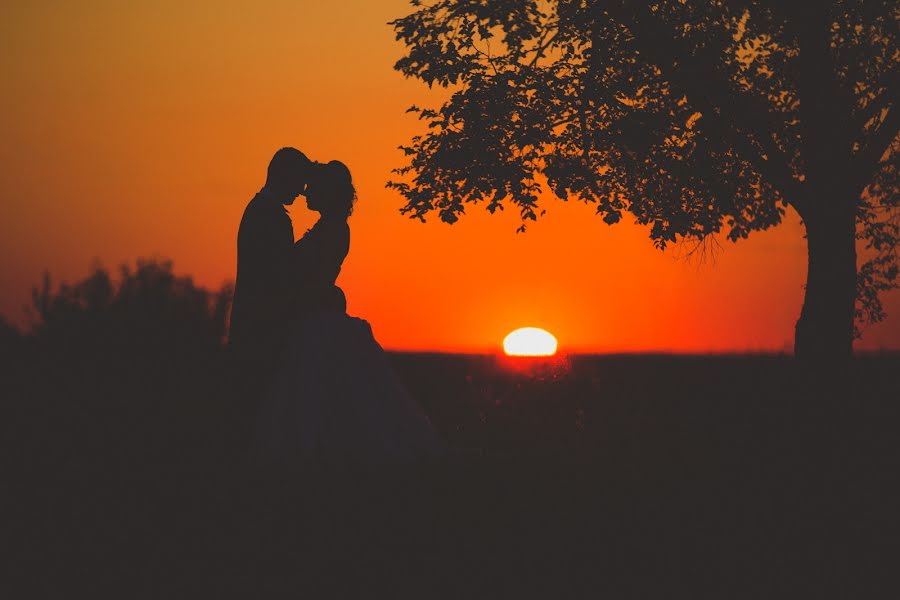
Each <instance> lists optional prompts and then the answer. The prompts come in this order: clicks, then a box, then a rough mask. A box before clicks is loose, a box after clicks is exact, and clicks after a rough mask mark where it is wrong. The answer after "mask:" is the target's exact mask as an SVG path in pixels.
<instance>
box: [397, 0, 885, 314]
mask: <svg viewBox="0 0 900 600" xmlns="http://www.w3.org/2000/svg"><path fill="white" fill-rule="evenodd" d="M412 4H413V6H414V7H415V11H414V12H412V13H411V14H409V15H408V16H406V17H404V18H401V19H397V20H395V21H393V22H392V25H393V27H394V29H395V33H396V36H397V39H398V40H400V41H402V42H403V43H404V44H405V45H406V48H407V52H406V55H405V56H404V57H403V58H401V59H400V60H399V61H398V62H397V64H396V69H397V70H399V71H400V72H402V73H403V74H404V75H406V76H409V77H415V78H418V79H420V80H422V81H423V82H425V83H426V84H428V85H429V86H433V85H438V86H442V87H447V88H450V89H451V90H452V91H453V93H452V96H451V97H450V99H449V100H448V101H446V102H445V103H443V105H442V106H440V107H439V108H434V109H432V108H419V107H412V108H411V109H410V110H411V111H413V112H415V113H417V114H418V116H419V118H420V119H422V120H423V121H424V122H425V123H426V125H427V131H426V133H424V134H422V135H419V136H416V137H414V138H413V139H412V142H411V143H410V144H409V145H408V146H403V147H402V149H403V151H404V152H405V154H406V156H407V157H408V162H407V163H406V164H405V165H404V166H402V167H400V168H398V169H396V170H395V173H396V174H397V175H398V177H396V178H395V179H394V180H392V181H390V182H389V183H388V187H390V188H394V189H396V190H397V191H399V193H400V194H401V195H402V196H403V197H404V199H405V202H406V203H405V206H404V207H403V208H402V212H404V213H405V214H408V215H410V216H411V217H413V218H417V219H420V220H423V221H424V220H425V217H426V216H427V215H428V214H429V213H432V212H436V213H437V214H438V215H439V216H440V218H441V220H443V221H445V222H447V223H453V222H455V221H456V220H457V219H458V218H459V216H460V215H461V214H463V213H464V212H465V207H466V205H467V204H469V203H475V204H478V203H481V204H484V205H485V206H486V208H487V209H488V210H489V211H491V212H494V211H496V210H498V209H502V208H503V207H504V206H510V207H514V208H515V209H517V210H518V211H519V213H520V215H521V218H522V225H521V227H520V229H521V230H524V229H525V224H526V223H527V221H529V220H534V219H536V218H537V217H538V216H539V215H540V214H542V212H543V208H542V206H541V205H540V202H541V199H542V191H543V189H544V186H547V187H549V189H550V190H551V191H552V192H553V193H554V194H555V195H556V196H557V197H558V198H560V199H563V200H567V199H569V198H574V199H578V200H581V201H584V202H588V203H591V204H593V205H595V206H596V212H597V214H598V215H599V216H600V217H602V219H603V220H604V221H605V222H606V223H609V224H613V223H616V222H618V221H619V220H621V219H622V217H623V215H624V213H625V212H629V213H631V214H632V215H633V216H634V218H635V220H636V222H637V223H639V224H641V225H646V226H648V227H649V234H650V237H651V239H652V240H653V242H654V243H655V245H657V246H658V247H659V248H666V247H667V246H668V245H670V244H672V243H673V242H677V241H681V240H695V241H703V240H707V239H708V238H710V237H711V236H716V235H722V236H724V237H726V238H727V239H730V240H732V241H736V240H739V239H742V238H746V237H747V236H748V235H749V234H750V233H751V232H753V231H760V230H764V229H768V228H770V227H772V226H774V225H777V224H779V223H780V222H781V220H782V218H783V217H784V214H785V209H786V207H787V206H788V205H791V206H793V207H794V208H795V209H796V210H797V212H798V213H799V214H800V216H801V218H803V219H804V221H806V220H808V219H810V218H813V217H814V216H815V215H816V214H817V211H821V210H827V208H823V207H824V206H825V205H826V204H827V203H829V202H831V201H832V198H830V197H825V195H827V194H837V195H843V196H846V197H849V198H852V201H854V202H856V203H857V206H856V215H857V217H856V218H857V234H858V238H859V239H860V240H862V242H863V244H864V246H865V248H867V250H866V258H867V260H866V261H865V262H864V263H863V264H862V266H861V267H860V269H859V277H858V280H857V281H858V310H857V317H858V320H859V321H860V322H873V321H878V320H880V319H882V318H883V316H884V313H883V310H882V307H881V304H880V302H879V295H878V293H879V292H880V291H885V290H888V289H892V288H894V287H896V279H897V255H896V246H897V240H898V237H900V230H898V194H897V189H898V186H897V183H898V182H897V168H898V162H900V152H898V150H900V148H898V143H900V140H898V137H897V132H898V124H900V107H896V102H897V98H896V93H897V86H898V72H900V49H898V46H897V28H898V21H900V5H897V4H896V3H894V2H889V1H886V0H885V1H866V0H843V1H837V2H829V3H828V4H827V5H826V6H820V5H815V6H813V5H810V4H808V3H801V2H776V1H775V0H757V1H735V0H713V1H710V2H691V1H687V0H672V1H663V0H661V1H658V2H632V1H628V0H604V1H600V0H557V1H539V0H493V1H491V2H484V1H479V0H439V1H436V2H432V3H430V4H423V3H422V2H420V1H418V0H415V1H413V2H412ZM836 165H839V168H840V171H841V172H840V179H839V183H838V184H837V185H835V184H834V183H833V182H834V181H835V178H834V173H833V171H834V170H835V166H836ZM835 188H837V189H835Z"/></svg>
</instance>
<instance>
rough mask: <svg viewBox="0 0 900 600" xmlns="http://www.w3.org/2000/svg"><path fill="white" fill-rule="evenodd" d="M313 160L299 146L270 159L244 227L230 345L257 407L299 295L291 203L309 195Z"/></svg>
mask: <svg viewBox="0 0 900 600" xmlns="http://www.w3.org/2000/svg"><path fill="white" fill-rule="evenodd" d="M312 166H313V163H312V161H310V160H309V159H308V158H307V157H306V156H305V155H304V154H303V153H302V152H300V151H299V150H297V149H296V148H282V149H281V150H279V151H278V152H276V153H275V155H274V156H273V157H272V160H271V162H269V170H268V174H267V176H266V184H265V185H264V186H263V188H262V189H261V190H260V191H259V193H258V194H256V196H254V197H253V199H252V200H251V201H250V203H249V204H247V208H246V209H244V216H243V218H242V219H241V225H240V228H239V230H238V252H237V254H238V258H237V277H236V280H235V287H234V303H233V305H232V309H231V324H230V328H229V334H228V345H229V349H230V351H231V354H232V357H233V359H234V368H235V370H236V372H235V373H234V375H236V377H237V384H238V386H239V393H240V395H241V396H242V398H243V400H244V402H245V403H246V405H245V408H246V409H247V410H250V411H252V410H253V409H254V406H253V402H251V401H250V399H252V398H254V397H255V396H257V395H259V393H260V391H261V388H262V387H263V385H264V383H265V378H266V377H267V376H268V375H269V374H271V372H272V370H273V368H274V366H275V361H276V360H277V358H278V356H279V353H280V350H281V346H282V343H283V341H284V339H283V338H284V330H285V321H286V320H287V318H288V314H289V313H288V311H289V309H290V307H291V303H292V301H293V299H294V288H293V285H292V277H291V275H292V268H291V264H292V263H291V260H292V254H293V253H292V252H291V250H292V249H293V247H294V228H293V225H292V224H291V218H290V216H289V215H288V213H287V209H285V206H287V205H290V204H293V202H294V200H295V199H296V198H297V196H298V195H300V194H302V193H304V191H305V188H306V184H307V182H308V180H309V177H310V174H311V171H312Z"/></svg>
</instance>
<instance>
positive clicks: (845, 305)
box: [794, 203, 856, 365]
mask: <svg viewBox="0 0 900 600" xmlns="http://www.w3.org/2000/svg"><path fill="white" fill-rule="evenodd" d="M853 206H855V204H854V203H841V205H840V207H838V206H836V205H835V204H830V203H822V204H819V206H818V207H817V208H820V210H814V211H811V212H812V213H813V214H810V215H807V216H805V217H804V219H803V220H804V223H805V225H806V238H807V247H808V252H809V266H808V271H807V277H806V294H805V296H804V299H803V310H802V311H801V313H800V319H799V320H798V321H797V328H796V332H795V338H794V354H795V356H796V357H797V358H798V359H800V360H802V361H804V362H808V363H815V364H820V365H822V364H825V365H830V364H836V363H844V362H847V361H849V359H850V358H851V357H852V356H853V320H854V307H855V302H856V235H855V233H856V215H855V211H854V210H853V208H852V207H853Z"/></svg>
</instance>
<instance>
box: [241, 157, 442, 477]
mask: <svg viewBox="0 0 900 600" xmlns="http://www.w3.org/2000/svg"><path fill="white" fill-rule="evenodd" d="M300 195H303V196H305V197H306V205H307V207H308V208H309V209H310V210H312V211H315V212H317V213H319V219H318V221H317V222H316V223H315V225H314V226H313V227H312V228H311V229H310V230H309V231H307V232H306V234H305V235H304V236H303V237H302V238H301V239H300V240H299V241H297V242H295V241H294V232H293V226H292V224H291V219H290V216H289V215H288V213H287V210H286V208H285V206H287V205H290V204H292V203H293V202H294V200H295V199H296V198H297V197H298V196H300ZM355 200H356V192H355V190H354V187H353V181H352V178H351V176H350V171H349V170H348V169H347V167H346V166H345V165H344V164H343V163H341V162H339V161H331V162H329V163H318V162H313V161H311V160H309V159H308V158H307V157H306V156H305V155H304V154H303V153H301V152H300V151H299V150H296V149H294V148H282V149H281V150H279V151H278V152H276V153H275V156H274V157H273V158H272V160H271V162H270V163H269V168H268V175H267V178H266V183H265V186H264V187H263V188H262V189H261V190H260V192H259V193H258V194H257V195H256V196H255V197H254V198H253V199H252V200H251V201H250V203H249V204H248V205H247V208H246V210H245V211H244V216H243V218H242V219H241V225H240V229H239V232H238V267H237V279H236V283H235V293H234V305H233V307H232V313H231V324H230V329H229V349H230V351H231V353H232V356H233V359H234V360H233V365H234V369H235V373H234V375H235V381H236V385H237V388H238V389H237V392H238V394H239V395H240V397H241V401H242V403H243V404H244V406H245V407H246V411H244V415H245V418H246V419H247V420H248V421H249V422H250V423H252V425H251V427H250V429H251V430H252V433H251V437H252V438H253V441H252V444H251V445H252V447H253V451H254V453H255V454H256V456H257V458H258V459H260V460H261V461H263V462H264V463H270V464H295V463H297V462H305V461H308V460H313V461H316V460H326V461H328V460H335V459H336V460H341V459H349V460H360V461H366V462H380V461H387V462H393V461H408V460H418V459H421V458H427V457H429V456H433V455H435V454H438V453H440V450H441V444H440V442H439V440H438V438H437V436H436V435H435V432H434V430H433V429H432V427H431V424H430V422H429V421H428V419H427V417H426V416H425V415H424V413H423V412H422V411H421V409H420V408H419V407H418V406H417V405H416V403H415V402H414V401H413V400H412V399H411V397H410V396H409V394H408V393H407V392H406V391H405V389H404V388H403V386H402V385H401V384H400V382H399V381H398V379H397V377H396V375H395V374H394V372H393V370H392V369H391V366H390V364H389V362H388V359H387V356H386V355H385V353H384V351H383V350H382V348H381V346H380V345H379V344H378V342H377V341H376V340H375V338H374V337H373V335H372V330H371V328H370V327H369V324H368V323H367V322H366V321H364V320H362V319H358V318H355V317H350V316H348V315H347V313H346V300H345V297H344V293H343V292H342V291H341V289H340V288H339V287H337V286H336V285H335V280H336V279H337V277H338V274H339V273H340V270H341V265H342V264H343V262H344V258H345V257H346V256H347V253H348V252H349V249H350V227H349V225H348V219H349V217H350V214H351V213H352V211H353V204H354V202H355Z"/></svg>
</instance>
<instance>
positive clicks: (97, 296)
mask: <svg viewBox="0 0 900 600" xmlns="http://www.w3.org/2000/svg"><path fill="white" fill-rule="evenodd" d="M53 287H54V286H53V285H52V283H51V279H50V275H49V273H47V274H45V275H44V279H43V281H42V283H41V285H40V286H35V287H34V288H32V307H31V309H30V315H31V318H32V321H33V323H32V331H31V333H32V335H33V336H34V337H35V339H36V340H38V341H39V342H40V343H42V344H43V346H44V347H45V348H55V349H58V351H59V352H61V353H63V354H66V355H68V358H69V359H74V358H78V359H79V360H81V359H85V358H86V357H89V359H90V360H92V361H93V360H95V359H96V357H97V356H103V357H104V359H103V360H104V361H105V360H107V359H112V360H119V359H122V360H125V361H127V362H132V363H133V362H136V361H139V359H142V358H143V359H147V362H150V363H154V364H152V365H150V366H152V367H154V368H155V367H156V366H158V365H159V363H161V362H177V361H179V360H182V359H184V358H185V357H192V356H193V355H196V354H202V353H204V352H206V353H209V352H214V351H216V350H217V349H218V348H219V347H221V345H222V341H223V339H224V336H225V330H226V318H227V313H228V309H229V306H230V303H231V295H232V289H231V286H230V285H225V286H223V287H222V288H221V289H220V290H218V291H215V292H211V291H208V290H206V289H204V288H202V287H199V286H197V285H195V284H194V282H193V280H192V279H191V278H190V277H178V276H176V275H175V274H174V273H173V272H172V263H171V262H170V261H157V260H153V259H151V260H138V261H137V267H136V268H135V269H132V268H131V267H129V266H128V265H122V266H121V267H120V278H119V280H118V281H117V282H116V281H113V279H112V278H111V277H110V275H109V273H108V272H107V271H106V270H105V269H103V268H102V267H99V266H98V267H96V268H95V269H94V270H93V273H91V275H90V276H88V277H86V278H85V279H83V280H82V281H79V282H77V283H75V284H74V285H70V284H62V285H60V286H58V288H57V289H56V290H54V289H53Z"/></svg>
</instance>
